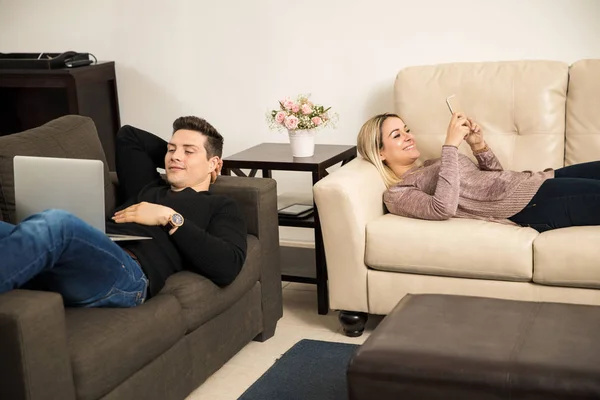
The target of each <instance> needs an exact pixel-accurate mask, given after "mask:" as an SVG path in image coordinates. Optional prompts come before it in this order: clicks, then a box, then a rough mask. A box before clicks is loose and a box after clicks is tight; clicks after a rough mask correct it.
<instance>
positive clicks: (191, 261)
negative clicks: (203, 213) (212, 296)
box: [170, 199, 247, 286]
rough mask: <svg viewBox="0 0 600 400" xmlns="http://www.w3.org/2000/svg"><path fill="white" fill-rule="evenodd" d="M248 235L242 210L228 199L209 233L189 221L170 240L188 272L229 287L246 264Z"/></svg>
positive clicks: (216, 216)
mask: <svg viewBox="0 0 600 400" xmlns="http://www.w3.org/2000/svg"><path fill="white" fill-rule="evenodd" d="M184 218H185V215H184ZM246 235H247V228H246V223H245V221H244V218H243V217H242V214H241V212H240V210H239V209H238V207H237V205H236V204H235V202H234V201H233V200H231V199H227V201H226V203H225V204H224V205H223V207H221V209H220V210H219V211H218V212H217V213H216V214H215V215H214V216H213V217H212V219H211V221H210V224H209V226H208V229H206V230H205V229H202V228H199V227H198V226H197V225H196V224H194V222H193V221H190V220H189V219H186V220H185V222H184V224H183V225H182V226H180V227H179V228H177V230H175V231H174V232H173V234H172V235H171V236H170V237H171V240H172V241H173V243H174V244H175V246H176V247H177V250H178V251H179V253H180V254H181V255H182V256H183V258H184V259H185V260H186V265H187V267H188V269H190V270H191V271H193V272H196V273H198V274H200V275H203V276H205V277H207V278H208V279H210V280H211V281H213V282H214V283H215V284H217V285H219V286H226V285H229V284H230V283H231V282H233V281H234V280H235V278H236V277H237V276H238V274H239V272H240V271H241V270H242V266H243V265H244V262H245V260H246V250H247V236H246Z"/></svg>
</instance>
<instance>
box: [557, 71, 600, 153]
mask: <svg viewBox="0 0 600 400" xmlns="http://www.w3.org/2000/svg"><path fill="white" fill-rule="evenodd" d="M598 110H600V60H580V61H577V62H576V63H574V64H573V65H571V67H570V68H569V91H568V92H567V125H566V144H565V165H572V164H577V163H582V162H588V161H596V160H597V159H598V153H600V113H599V112H598Z"/></svg>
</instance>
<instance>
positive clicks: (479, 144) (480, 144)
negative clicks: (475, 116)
mask: <svg viewBox="0 0 600 400" xmlns="http://www.w3.org/2000/svg"><path fill="white" fill-rule="evenodd" d="M468 121H469V124H470V125H471V132H469V135H468V136H467V137H466V139H465V141H466V142H467V143H468V144H469V146H471V150H473V151H476V150H481V149H483V148H484V147H485V141H484V140H483V132H481V127H480V126H479V125H478V124H477V122H475V121H473V120H472V119H471V118H468Z"/></svg>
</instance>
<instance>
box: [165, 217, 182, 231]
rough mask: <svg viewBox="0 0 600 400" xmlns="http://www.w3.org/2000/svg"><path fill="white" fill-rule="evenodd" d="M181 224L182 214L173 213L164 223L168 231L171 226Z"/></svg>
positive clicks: (174, 226)
mask: <svg viewBox="0 0 600 400" xmlns="http://www.w3.org/2000/svg"><path fill="white" fill-rule="evenodd" d="M181 225H183V216H182V215H181V214H178V213H175V214H173V215H171V216H170V217H169V220H168V221H167V224H166V225H165V229H166V230H167V231H170V230H171V229H173V228H179V227H180V226H181Z"/></svg>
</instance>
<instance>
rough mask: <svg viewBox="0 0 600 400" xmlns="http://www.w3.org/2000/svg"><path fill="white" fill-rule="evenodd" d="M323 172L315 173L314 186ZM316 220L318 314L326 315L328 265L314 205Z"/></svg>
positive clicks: (327, 310) (327, 307)
mask: <svg viewBox="0 0 600 400" xmlns="http://www.w3.org/2000/svg"><path fill="white" fill-rule="evenodd" d="M324 172H325V171H324V170H323V171H318V172H313V185H314V184H315V183H317V182H318V181H319V180H320V179H322V178H323V176H324V175H325V174H324ZM313 207H314V211H313V214H314V218H315V257H316V265H317V271H316V272H317V303H318V312H319V314H321V315H325V314H327V313H328V312H329V290H328V289H327V263H326V260H325V247H324V246H323V234H322V232H321V224H320V222H319V211H318V210H317V205H316V204H315V203H314V200H313Z"/></svg>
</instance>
